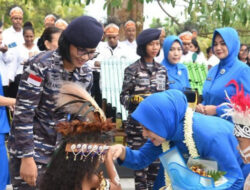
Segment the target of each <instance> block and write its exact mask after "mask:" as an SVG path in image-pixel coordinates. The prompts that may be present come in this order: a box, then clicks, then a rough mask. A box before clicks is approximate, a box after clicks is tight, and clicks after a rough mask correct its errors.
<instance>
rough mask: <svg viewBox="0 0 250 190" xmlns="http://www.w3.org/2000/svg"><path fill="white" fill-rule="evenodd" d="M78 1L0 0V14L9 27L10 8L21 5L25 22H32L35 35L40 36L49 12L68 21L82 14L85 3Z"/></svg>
mask: <svg viewBox="0 0 250 190" xmlns="http://www.w3.org/2000/svg"><path fill="white" fill-rule="evenodd" d="M78 1H79V0H74V1H71V2H70V4H67V2H66V1H64V2H62V0H53V1H51V0H22V1H21V0H0V4H1V6H0V15H2V21H3V23H4V27H5V28H7V27H9V26H10V25H11V21H10V17H9V11H10V9H11V8H12V7H13V6H16V5H18V6H20V7H21V8H22V9H23V11H24V19H23V23H24V22H26V21H30V22H32V24H33V26H34V28H35V32H36V33H35V35H36V36H40V35H41V33H42V32H43V30H44V23H43V22H44V17H45V16H46V15H47V14H54V15H56V16H57V17H58V18H59V17H60V18H63V19H64V20H66V21H67V22H70V21H71V20H72V19H74V18H75V17H77V16H80V15H82V14H83V12H84V7H85V5H83V4H80V3H79V2H78ZM62 4H63V5H62Z"/></svg>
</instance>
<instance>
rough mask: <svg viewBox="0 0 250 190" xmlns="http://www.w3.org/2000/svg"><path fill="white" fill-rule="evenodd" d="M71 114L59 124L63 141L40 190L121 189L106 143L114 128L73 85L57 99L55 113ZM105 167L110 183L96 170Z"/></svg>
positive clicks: (90, 100)
mask: <svg viewBox="0 0 250 190" xmlns="http://www.w3.org/2000/svg"><path fill="white" fill-rule="evenodd" d="M60 110H64V111H65V112H68V113H70V114H71V119H70V121H66V122H65V121H64V122H59V123H58V124H57V127H56V128H57V131H58V132H59V133H61V134H62V135H63V141H62V143H61V145H60V147H59V148H58V149H57V150H56V152H55V154H54V156H53V157H52V160H51V162H50V163H49V165H48V168H47V170H46V172H45V174H44V177H43V179H42V183H41V187H40V189H41V190H94V189H98V190H106V189H113V190H119V189H121V187H120V183H119V176H118V175H117V173H116V170H115V168H114V165H113V161H112V158H107V156H106V153H107V151H108V149H109V146H108V143H110V142H111V140H112V136H111V135H112V130H113V129H114V127H115V124H114V123H112V122H111V120H110V119H106V117H105V115H104V113H103V112H102V110H101V109H100V108H99V107H98V105H97V104H96V102H95V101H94V100H93V99H92V98H91V96H90V95H89V94H88V93H87V92H86V91H85V90H84V89H82V88H81V86H79V85H77V84H74V83H65V84H64V85H63V86H62V88H61V89H60V93H59V95H58V111H60ZM102 163H105V165H106V168H107V172H108V174H109V176H110V180H107V179H105V178H104V177H103V173H102V172H101V170H100V166H101V164H102Z"/></svg>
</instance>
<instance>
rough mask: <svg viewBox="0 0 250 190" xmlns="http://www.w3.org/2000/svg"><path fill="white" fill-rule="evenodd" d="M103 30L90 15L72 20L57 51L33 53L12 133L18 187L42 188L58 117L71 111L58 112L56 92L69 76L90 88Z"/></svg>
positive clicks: (14, 181)
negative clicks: (91, 63) (92, 64)
mask: <svg viewBox="0 0 250 190" xmlns="http://www.w3.org/2000/svg"><path fill="white" fill-rule="evenodd" d="M102 35H103V29H102V26H101V24H100V23H99V22H97V21H96V20H95V19H94V18H92V17H88V16H81V17H78V18H76V19H75V20H73V21H72V22H71V23H70V24H69V26H68V28H67V29H66V30H64V32H63V33H62V35H61V37H60V40H59V47H58V49H57V50H55V51H48V52H43V53H42V54H39V55H37V56H35V57H33V58H31V59H30V60H29V61H28V63H27V67H26V68H25V70H24V73H23V75H22V78H21V81H20V85H19V90H18V94H17V103H16V108H15V111H14V118H13V126H12V128H11V132H10V138H9V145H8V146H9V151H10V173H11V182H12V185H13V189H14V190H16V189H19V190H22V189H25V190H30V189H37V187H38V184H39V181H40V179H41V176H42V174H43V173H44V171H45V168H46V165H47V163H48V162H49V160H50V158H51V156H52V154H53V152H54V150H55V148H56V146H57V144H58V142H60V140H61V139H60V136H58V135H57V133H56V131H55V129H54V128H55V125H56V123H57V122H58V121H64V120H66V119H67V114H65V113H63V112H56V103H55V97H56V95H57V94H58V93H59V88H60V86H61V84H62V83H63V82H64V81H73V82H78V83H80V85H81V86H83V87H84V88H85V89H86V90H87V91H90V89H91V86H92V72H91V69H90V68H89V67H88V66H87V65H86V64H85V63H86V62H87V61H88V60H89V59H92V58H94V57H95V55H96V52H95V48H96V46H97V44H98V43H99V42H100V40H101V38H102Z"/></svg>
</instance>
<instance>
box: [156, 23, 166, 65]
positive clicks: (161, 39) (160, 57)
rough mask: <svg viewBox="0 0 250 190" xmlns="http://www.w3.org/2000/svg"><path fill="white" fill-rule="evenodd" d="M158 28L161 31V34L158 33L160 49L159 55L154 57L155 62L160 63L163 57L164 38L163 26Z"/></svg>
mask: <svg viewBox="0 0 250 190" xmlns="http://www.w3.org/2000/svg"><path fill="white" fill-rule="evenodd" d="M159 30H160V31H161V35H160V43H161V49H160V52H159V55H158V56H157V57H155V61H156V62H157V63H161V62H162V60H163V59H164V52H163V49H162V47H163V43H164V40H165V38H166V32H165V28H164V27H162V28H159Z"/></svg>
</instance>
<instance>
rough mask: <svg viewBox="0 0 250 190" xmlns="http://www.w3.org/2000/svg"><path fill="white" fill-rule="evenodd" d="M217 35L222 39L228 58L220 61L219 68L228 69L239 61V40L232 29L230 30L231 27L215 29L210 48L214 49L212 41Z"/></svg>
mask: <svg viewBox="0 0 250 190" xmlns="http://www.w3.org/2000/svg"><path fill="white" fill-rule="evenodd" d="M217 34H219V35H220V36H221V37H222V39H223V40H224V42H225V44H226V46H227V50H228V56H227V57H225V58H224V59H221V60H220V65H219V66H220V67H221V66H229V67H230V66H232V64H234V63H235V62H237V61H239V60H238V54H239V51H240V39H239V36H238V33H237V31H236V30H235V29H234V28H231V27H225V28H219V29H216V30H215V31H214V35H213V40H212V47H214V40H215V36H216V35H217ZM213 51H214V50H213Z"/></svg>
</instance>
